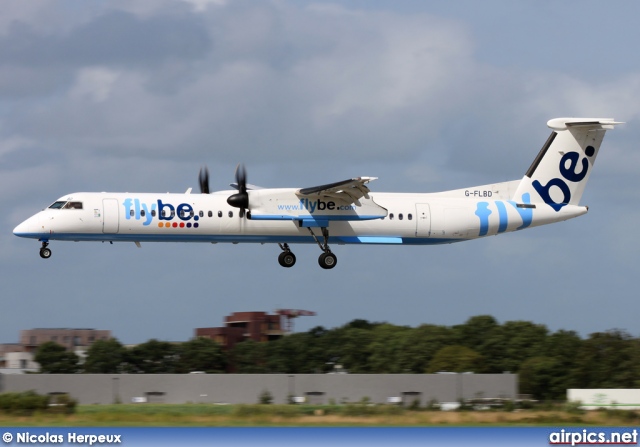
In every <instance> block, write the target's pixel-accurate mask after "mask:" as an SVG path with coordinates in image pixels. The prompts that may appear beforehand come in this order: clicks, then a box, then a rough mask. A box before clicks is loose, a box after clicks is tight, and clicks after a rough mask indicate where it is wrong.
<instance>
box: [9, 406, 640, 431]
mask: <svg viewBox="0 0 640 447" xmlns="http://www.w3.org/2000/svg"><path fill="white" fill-rule="evenodd" d="M639 423H640V416H639V414H638V413H636V412H635V411H625V410H607V411H591V412H582V413H579V414H576V413H575V412H567V411H563V410H557V411H554V410H522V411H517V412H505V411H462V412H441V411H424V410H423V411H412V410H407V409H403V408H400V407H395V406H386V405H384V406H382V405H381V406H366V405H333V406H311V405H299V406H298V405H206V404H185V405H170V404H142V405H129V404H127V405H81V406H78V407H77V412H76V413H75V414H71V415H64V414H47V413H36V414H34V415H32V416H24V415H7V414H0V426H59V427H68V426H77V427H82V426H102V427H110V426H111V427H154V426H155V427H167V426H170V427H208V426H209V427H265V426H267V427H270V426H274V427H275V426H278V427H282V426H290V427H294V426H296V427H304V426H309V427H319V426H329V427H330V426H334V427H338V426H350V427H353V426H358V427H364V426H391V427H393V426H399V427H411V426H414V427H420V426H552V425H572V426H575V425H598V426H624V425H629V426H630V425H634V426H637V425H638V424H639Z"/></svg>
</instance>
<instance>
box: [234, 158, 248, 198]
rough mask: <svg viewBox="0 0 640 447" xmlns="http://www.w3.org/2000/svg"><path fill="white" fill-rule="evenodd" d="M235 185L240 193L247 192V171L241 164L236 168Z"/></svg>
mask: <svg viewBox="0 0 640 447" xmlns="http://www.w3.org/2000/svg"><path fill="white" fill-rule="evenodd" d="M236 183H237V184H238V191H240V193H246V192H247V170H246V168H245V167H244V164H242V163H238V166H236Z"/></svg>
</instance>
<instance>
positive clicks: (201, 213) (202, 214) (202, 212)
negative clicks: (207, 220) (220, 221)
mask: <svg viewBox="0 0 640 447" xmlns="http://www.w3.org/2000/svg"><path fill="white" fill-rule="evenodd" d="M198 216H200V217H204V211H200V212H199V213H198ZM209 217H211V216H209Z"/></svg>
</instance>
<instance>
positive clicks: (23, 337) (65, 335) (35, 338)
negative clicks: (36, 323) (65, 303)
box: [20, 328, 111, 352]
mask: <svg viewBox="0 0 640 447" xmlns="http://www.w3.org/2000/svg"><path fill="white" fill-rule="evenodd" d="M110 338H111V331H102V330H96V329H61V328H60V329H28V330H24V331H20V345H22V346H23V347H24V349H25V351H26V352H35V351H36V349H38V346H40V345H41V344H43V343H46V342H48V341H52V342H55V343H58V344H59V345H61V346H64V347H65V348H67V350H68V351H75V350H76V349H77V348H78V347H80V346H91V345H92V344H93V343H94V342H95V341H97V340H109V339H110Z"/></svg>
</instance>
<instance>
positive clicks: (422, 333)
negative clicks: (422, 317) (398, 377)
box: [396, 324, 456, 374]
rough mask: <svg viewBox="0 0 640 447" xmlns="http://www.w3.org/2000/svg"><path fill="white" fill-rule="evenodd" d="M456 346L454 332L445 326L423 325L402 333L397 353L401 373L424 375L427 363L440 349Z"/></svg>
mask: <svg viewBox="0 0 640 447" xmlns="http://www.w3.org/2000/svg"><path fill="white" fill-rule="evenodd" d="M453 344H456V343H455V341H454V331H453V330H452V329H451V328H450V327H447V326H436V325H432V324H423V325H421V326H418V327H417V328H415V329H412V330H411V331H407V332H406V333H403V337H402V340H401V344H400V347H399V348H398V352H397V354H396V355H397V362H398V365H399V369H400V371H401V372H408V373H414V374H419V373H424V372H425V371H426V370H427V366H428V365H429V362H431V360H432V359H433V356H434V355H435V354H436V352H438V351H439V350H440V349H442V348H444V347H445V346H449V345H453Z"/></svg>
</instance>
